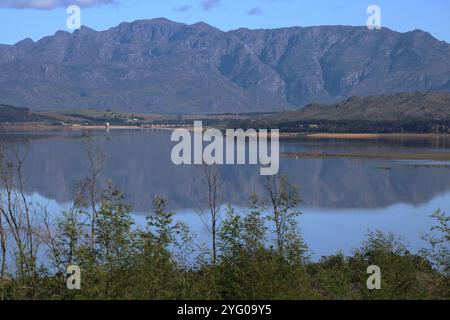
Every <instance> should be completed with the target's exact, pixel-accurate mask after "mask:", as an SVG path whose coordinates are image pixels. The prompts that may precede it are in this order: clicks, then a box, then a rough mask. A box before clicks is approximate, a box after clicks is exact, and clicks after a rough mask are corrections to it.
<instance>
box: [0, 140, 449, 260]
mask: <svg viewBox="0 0 450 320" xmlns="http://www.w3.org/2000/svg"><path fill="white" fill-rule="evenodd" d="M91 134H92V135H93V141H94V144H95V146H97V147H99V148H100V149H101V150H102V152H103V153H104V155H105V156H106V162H105V164H104V169H103V172H102V178H103V179H108V180H111V181H112V182H113V183H114V184H115V185H116V186H118V187H120V189H121V190H122V191H123V192H124V193H125V196H126V200H127V201H128V203H130V204H131V205H132V206H133V209H134V211H135V212H136V215H137V217H138V220H140V219H143V218H142V217H143V216H144V214H145V213H146V212H150V211H151V208H152V200H153V197H154V195H155V194H159V195H161V196H163V197H166V198H167V199H169V202H170V209H171V210H173V211H174V212H176V213H177V219H179V220H182V221H184V222H186V223H187V224H188V225H190V226H191V227H192V229H193V230H195V232H196V233H197V234H198V236H199V238H201V239H206V237H207V233H206V231H205V230H204V227H203V225H202V222H201V220H200V218H199V216H198V212H200V211H201V210H203V209H205V205H206V203H207V202H206V197H205V195H206V190H205V183H204V179H203V174H202V168H201V167H198V166H176V165H174V164H172V162H171V158H170V155H171V149H172V147H173V145H174V143H172V142H170V132H165V131H112V132H109V133H106V132H93V133H91ZM84 137H85V133H82V132H76V133H62V132H61V133H11V134H2V135H0V138H1V141H2V143H3V144H8V145H11V144H22V143H23V142H24V141H27V142H28V143H29V148H30V149H29V155H28V159H27V162H26V163H25V169H24V171H25V175H26V176H27V182H26V191H27V193H29V194H30V195H31V196H32V199H34V200H35V201H38V202H40V203H45V204H46V205H48V206H49V208H50V209H51V210H54V211H59V210H61V208H63V207H64V206H65V205H66V204H67V203H68V202H69V201H70V200H71V198H72V190H73V186H74V184H75V183H76V182H77V181H79V180H81V179H82V178H83V177H85V176H87V170H88V166H87V156H86V153H85V149H84V144H85V142H84V140H85V138H84ZM448 149H450V140H449V139H448V138H439V139H438V138H436V139H420V140H412V139H403V140H401V139H395V140H393V139H392V140H391V139H386V140H323V139H321V140H314V139H300V140H293V139H289V140H282V141H281V145H280V151H281V152H282V153H286V152H311V153H312V152H326V153H334V152H335V153H339V154H346V153H352V152H353V153H359V154H361V153H365V152H368V153H374V152H379V153H383V154H386V153H389V152H394V151H395V152H399V151H405V153H420V152H430V151H433V152H440V151H444V150H448ZM449 168H450V163H446V162H442V161H441V162H434V161H392V160H369V159H346V158H315V159H295V158H289V157H282V158H281V162H280V173H281V174H284V175H286V176H288V177H289V180H290V182H291V183H293V184H296V185H298V186H299V187H300V193H301V197H302V199H303V205H302V212H303V215H302V216H301V217H300V218H299V220H300V225H301V228H302V233H303V236H304V238H305V240H306V242H307V244H308V245H309V247H310V249H311V250H312V252H313V257H314V258H318V257H320V256H322V255H329V254H333V253H336V252H337V251H339V250H340V251H343V252H344V253H349V252H350V251H351V249H352V248H354V247H357V246H359V245H360V244H361V242H362V241H363V239H364V237H365V235H366V233H367V231H368V230H369V229H370V230H382V231H385V232H394V233H395V234H396V235H398V236H401V237H403V238H404V239H405V240H406V241H407V242H409V244H410V248H411V249H412V250H413V251H415V250H417V249H418V248H420V247H421V246H423V245H424V243H423V241H422V240H420V234H421V233H424V232H427V231H429V228H430V227H431V225H432V224H433V222H434V221H432V220H431V219H430V218H429V216H430V215H431V214H432V213H433V212H434V211H435V210H437V209H439V208H440V209H442V210H444V211H447V212H450V169H449ZM220 172H221V178H222V187H221V191H222V194H223V200H224V202H226V203H229V204H231V205H233V206H235V207H237V208H243V209H241V210H242V211H245V206H246V203H247V199H248V195H249V194H250V193H252V192H256V193H258V194H260V195H263V194H265V191H264V187H263V183H264V178H263V177H261V176H260V174H259V173H260V172H259V166H222V167H220Z"/></svg>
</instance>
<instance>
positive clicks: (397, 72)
mask: <svg viewBox="0 0 450 320" xmlns="http://www.w3.org/2000/svg"><path fill="white" fill-rule="evenodd" d="M413 91H450V44H448V43H446V42H443V41H439V40H437V39H435V38H434V37H433V36H432V35H430V34H429V33H426V32H424V31H420V30H414V31H411V32H406V33H399V32H395V31H392V30H390V29H387V28H382V29H381V30H368V28H367V27H352V26H318V27H292V28H281V29H264V30H262V29H261V30H249V29H238V30H233V31H228V32H224V31H221V30H219V29H216V28H214V27H212V26H210V25H207V24H205V23H202V22H201V23H196V24H193V25H187V24H183V23H177V22H173V21H169V20H167V19H164V18H159V19H152V20H140V21H135V22H132V23H122V24H120V25H119V26H117V27H114V28H111V29H108V30H106V31H95V30H92V29H90V28H88V27H82V28H81V29H79V30H77V31H75V32H74V33H68V32H64V31H58V32H57V33H56V34H55V35H53V36H48V37H45V38H43V39H41V40H39V41H37V42H34V41H33V40H31V39H25V40H23V41H20V42H18V43H17V44H15V45H0V103H3V104H7V105H14V106H19V107H27V108H30V109H31V110H33V111H42V110H51V109H72V108H94V109H107V108H108V109H113V110H117V111H125V112H158V113H172V114H186V113H224V112H233V113H234V112H266V111H284V110H292V109H296V108H299V107H303V106H305V105H308V104H311V103H321V104H332V103H336V102H338V101H342V100H345V99H347V98H349V97H352V96H375V95H389V94H394V93H399V92H413Z"/></svg>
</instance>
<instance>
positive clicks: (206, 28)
mask: <svg viewBox="0 0 450 320" xmlns="http://www.w3.org/2000/svg"><path fill="white" fill-rule="evenodd" d="M190 27H192V28H196V29H200V30H204V31H212V32H222V31H221V30H220V29H218V28H216V27H213V26H211V25H209V24H207V23H206V22H203V21H200V22H197V23H194V24H191V25H190Z"/></svg>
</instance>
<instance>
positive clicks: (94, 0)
mask: <svg viewBox="0 0 450 320" xmlns="http://www.w3.org/2000/svg"><path fill="white" fill-rule="evenodd" d="M117 2H118V1H117V0H0V8H11V9H40V10H50V9H54V8H58V7H68V6H70V5H77V6H80V7H93V6H98V5H102V4H112V3H117Z"/></svg>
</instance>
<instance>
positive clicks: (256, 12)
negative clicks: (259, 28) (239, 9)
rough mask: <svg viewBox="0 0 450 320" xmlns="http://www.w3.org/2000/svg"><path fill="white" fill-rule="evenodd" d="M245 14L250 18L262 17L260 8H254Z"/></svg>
mask: <svg viewBox="0 0 450 320" xmlns="http://www.w3.org/2000/svg"><path fill="white" fill-rule="evenodd" d="M247 14H248V15H250V16H260V15H262V9H261V8H260V7H255V8H253V9H251V10H249V11H247Z"/></svg>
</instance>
